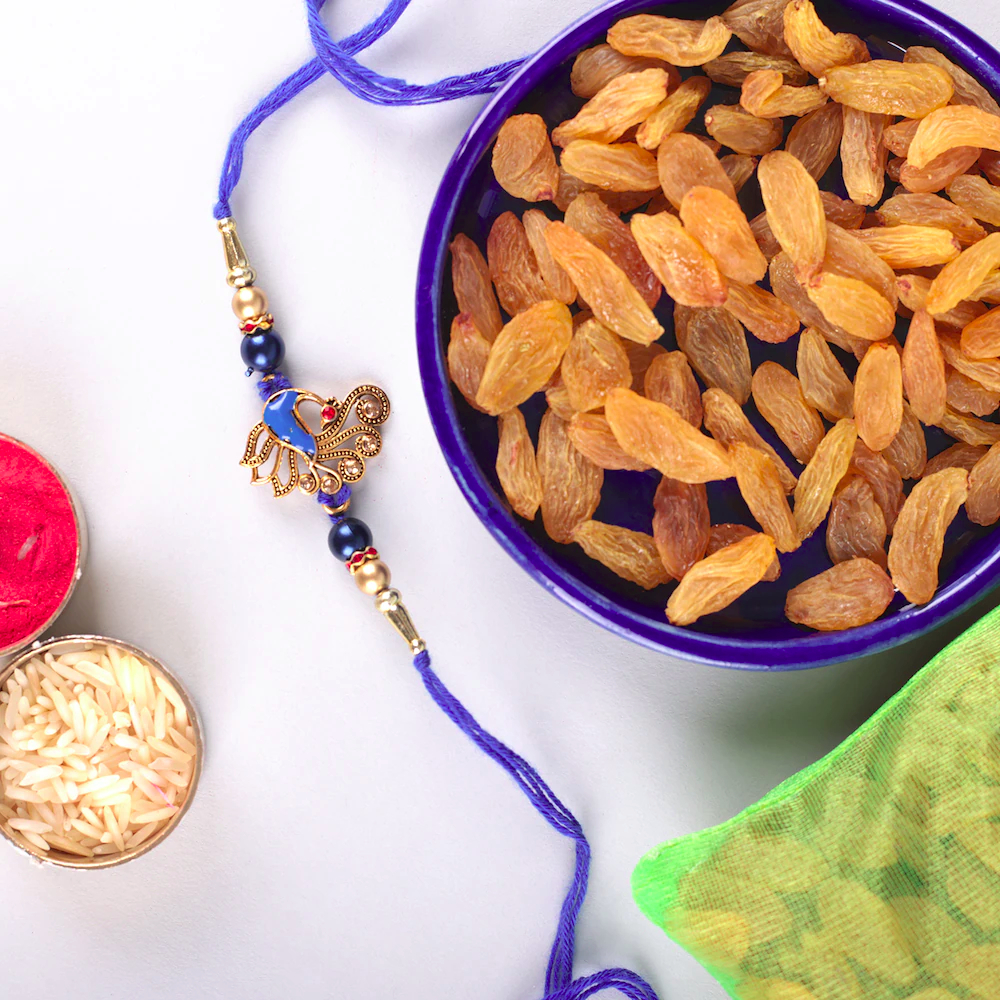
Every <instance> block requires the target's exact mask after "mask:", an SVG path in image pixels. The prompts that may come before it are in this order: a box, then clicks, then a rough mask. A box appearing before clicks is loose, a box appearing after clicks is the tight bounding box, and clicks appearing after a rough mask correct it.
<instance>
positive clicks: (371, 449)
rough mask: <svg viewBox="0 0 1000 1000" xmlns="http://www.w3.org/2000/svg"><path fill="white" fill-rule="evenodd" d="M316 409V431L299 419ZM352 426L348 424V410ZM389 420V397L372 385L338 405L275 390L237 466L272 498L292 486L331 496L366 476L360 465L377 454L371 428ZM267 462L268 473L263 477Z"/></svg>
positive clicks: (306, 394) (302, 392)
mask: <svg viewBox="0 0 1000 1000" xmlns="http://www.w3.org/2000/svg"><path fill="white" fill-rule="evenodd" d="M307 405H308V406H315V407H317V408H318V414H317V416H318V419H319V425H318V426H319V430H313V427H312V426H311V425H310V424H309V422H308V421H307V420H306V418H305V416H304V415H303V407H304V406H307ZM352 409H353V410H354V414H355V417H356V422H351V423H350V425H349V426H345V425H346V424H348V421H349V417H350V414H351V410H352ZM388 418H389V397H388V396H387V395H386V394H385V393H384V392H383V391H382V390H381V389H380V388H379V387H378V386H376V385H360V386H358V387H357V388H356V389H354V390H352V391H351V392H350V393H349V394H348V395H347V398H346V399H345V400H344V401H343V402H340V401H339V400H337V399H335V398H330V399H323V398H322V397H320V396H317V395H316V393H314V392H309V391H308V390H306V389H279V390H278V391H277V392H274V393H273V394H272V395H271V396H269V397H268V400H267V402H266V403H265V404H264V413H263V417H262V419H261V421H260V423H258V424H256V425H255V426H254V428H253V430H251V431H250V437H249V438H248V439H247V447H246V451H245V452H244V453H243V458H242V460H241V461H240V465H243V466H246V467H247V468H248V469H250V470H252V476H251V479H250V481H251V482H252V483H269V484H270V485H271V489H272V490H273V492H274V495H275V496H276V497H283V496H287V495H288V494H289V493H291V492H292V491H293V490H294V489H295V488H296V487H298V488H299V489H300V490H301V491H302V492H303V493H307V494H310V495H311V494H314V493H317V492H318V491H319V490H320V489H322V490H323V492H324V493H331V494H332V493H336V492H337V491H338V490H339V489H340V488H341V486H343V485H344V484H345V483H356V482H358V480H360V479H361V478H362V476H364V474H365V461H366V460H367V459H369V458H374V456H376V455H377V454H378V453H379V452H380V451H381V450H382V436H381V435H380V434H379V432H378V431H377V430H376V427H377V426H378V425H379V424H383V423H385V421H386V420H387V419H388ZM268 459H270V460H271V464H270V467H269V471H268V472H267V474H266V475H264V474H262V469H263V468H264V466H265V464H266V463H267V462H268Z"/></svg>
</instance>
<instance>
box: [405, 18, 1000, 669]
mask: <svg viewBox="0 0 1000 1000" xmlns="http://www.w3.org/2000/svg"><path fill="white" fill-rule="evenodd" d="M818 7H819V12H820V15H821V17H823V19H824V20H825V21H826V23H827V24H829V25H830V26H831V27H832V28H833V29H834V30H836V31H851V32H854V33H856V34H859V35H861V36H862V37H863V38H865V40H866V41H867V42H868V43H869V47H870V48H871V49H872V52H873V55H875V56H876V57H879V56H880V57H883V58H901V56H902V50H903V49H905V48H906V47H907V46H909V45H914V44H924V45H931V46H935V47H937V48H939V49H941V50H942V51H943V52H945V53H947V55H949V56H950V57H951V58H952V59H954V60H955V61H956V62H958V63H960V64H961V65H962V66H964V67H965V68H966V69H967V70H968V71H969V72H970V73H972V74H973V75H974V76H975V77H976V78H977V79H979V80H980V81H982V82H983V83H984V84H985V85H986V86H987V87H989V88H990V89H991V90H992V91H993V92H994V93H1000V53H998V52H997V51H996V50H995V49H993V48H992V47H991V46H989V45H987V44H986V42H984V41H983V40H982V39H981V38H978V37H977V36H976V35H974V34H973V33H972V32H970V31H968V30H967V29H966V28H963V27H962V25H960V24H957V23H956V22H955V21H953V20H951V19H950V18H948V17H946V16H945V15H944V14H941V13H939V12H938V11H936V10H934V9H932V8H931V7H928V6H927V5H926V4H923V3H919V2H917V0H907V2H906V3H902V2H896V0H838V2H837V3H836V4H832V3H831V4H826V3H823V2H822V0H820V2H819V3H818ZM651 9H652V10H653V11H654V12H659V13H664V14H669V15H671V16H676V17H688V18H705V17H706V16H708V15H709V14H710V13H716V10H714V9H709V8H706V6H705V5H704V4H693V3H673V4H665V5H660V6H658V7H653V8H651V7H650V4H649V2H648V0H617V2H614V3H608V4H605V5H603V6H601V7H599V8H598V9H596V10H595V11H593V12H592V13H591V14H589V15H587V16H586V17H585V18H583V19H582V20H580V21H578V22H577V23H576V24H574V25H572V26H571V27H569V28H567V29H566V30H565V31H564V32H562V34H560V35H558V36H557V37H556V38H554V39H553V40H552V41H551V42H550V43H549V44H548V45H546V46H544V47H543V48H542V49H541V50H540V51H539V52H538V53H537V54H536V55H535V56H534V57H532V58H531V59H530V60H528V61H527V62H526V63H525V65H524V66H523V67H522V69H521V70H520V71H519V72H518V73H517V75H516V76H514V77H513V78H512V79H511V80H510V81H509V82H508V83H507V85H506V86H505V87H504V88H503V89H502V90H500V91H499V92H498V93H497V94H496V95H495V96H494V98H493V99H492V100H491V101H490V103H489V104H488V105H487V106H486V107H485V108H484V109H483V112H482V113H481V114H480V115H479V117H478V118H477V119H476V121H475V122H474V123H473V125H472V127H471V128H470V129H469V131H468V132H467V133H466V135H465V138H464V139H463V140H462V142H461V143H460V144H459V147H458V150H457V151H456V153H455V155H454V157H453V158H452V160H451V163H450V164H449V165H448V169H447V170H446V171H445V175H444V179H443V180H442V182H441V187H440V189H439V191H438V194H437V197H436V199H435V201H434V205H433V207H432V209H431V213H430V218H429V220H428V223H427V232H426V235H425V238H424V244H423V250H422V253H421V257H420V267H419V275H418V282H417V348H418V353H419V359H420V372H421V377H422V379H423V385H424V393H425V395H426V397H427V406H428V409H429V411H430V416H431V421H432V423H433V425H434V429H435V431H436V433H437V436H438V440H439V442H440V444H441V449H442V451H443V452H444V455H445V459H446V460H447V462H448V465H449V466H450V468H451V470H452V473H453V475H454V476H455V479H456V481H457V482H458V485H459V487H460V488H461V490H462V492H463V493H464V494H465V496H466V499H467V500H468V501H469V503H470V504H471V505H472V507H473V509H474V510H475V511H476V513H477V514H478V515H479V517H480V518H481V520H482V521H483V523H484V524H485V525H486V527H487V528H488V529H489V530H490V532H492V534H493V536H494V537H495V538H496V539H497V541H498V542H499V543H500V544H501V545H502V546H503V547H504V548H505V549H506V550H507V552H509V553H510V555H511V556H512V557H513V558H514V559H515V560H516V561H517V562H518V563H519V564H520V565H521V566H522V567H523V568H524V569H525V570H526V571H527V572H528V573H529V574H531V576H533V577H534V578H535V579H536V580H537V581H538V582H539V583H540V584H542V586H543V587H545V588H546V589H548V590H550V591H551V592H552V593H553V594H555V595H556V596H557V597H559V598H561V599H562V600H563V601H565V602H566V603H567V604H569V605H570V606H571V607H573V608H576V609H577V610H578V611H579V612H581V613H582V614H584V615H586V616H587V617H588V618H590V619H591V620H593V621H595V622H597V623H598V624H600V625H603V626H605V627H606V628H608V629H610V630H611V631H613V632H616V633H618V634H619V635H622V636H625V637H626V638H629V639H632V640H633V641H635V642H638V643H641V644H642V645H644V646H649V647H651V648H653V649H659V650H663V651H665V652H669V653H672V654H674V655H677V656H681V657H685V658H687V659H692V660H699V661H702V662H706V663H711V664H715V665H718V666H727V667H739V668H744V669H751V670H794V669H800V668H805V667H815V666H819V665H821V664H826V663H831V662H834V661H837V660H845V659H849V658H851V657H856V656H860V655H862V654H866V653H872V652H876V651H878V650H881V649H885V648H887V647H889V646H892V645H895V644H897V643H901V642H903V641H905V640H907V639H911V638H914V637H915V636H917V635H919V634H921V633H923V632H925V631H927V630H928V629H930V628H933V627H934V626H935V625H938V624H940V623H941V622H943V621H945V620H946V619H948V618H950V617H952V616H953V615H955V614H957V613H958V612H960V611H961V610H963V609H964V608H966V607H967V606H968V605H969V604H971V603H972V602H973V601H975V600H976V599H977V598H979V597H981V596H983V594H984V593H985V592H986V591H987V590H989V589H990V588H991V587H992V586H993V585H994V583H995V581H996V574H997V567H998V564H1000V530H998V531H997V532H995V533H994V532H993V531H991V530H990V529H984V528H980V527H977V526H976V525H973V524H970V523H969V521H968V520H967V519H966V518H965V515H964V512H962V513H960V514H959V516H958V517H957V518H956V519H955V522H954V523H953V524H952V526H951V529H950V530H949V532H948V535H947V538H946V544H945V551H944V558H943V559H942V562H941V573H940V576H941V586H940V588H939V590H938V592H937V594H936V595H935V597H934V599H933V600H932V601H930V602H929V603H928V604H925V605H923V606H921V607H916V606H913V605H910V604H907V603H906V601H905V600H904V598H903V597H902V595H900V594H897V595H896V599H895V600H894V601H893V603H892V605H891V606H890V608H889V610H888V611H886V613H885V615H883V617H882V618H880V619H879V620H878V621H876V622H873V623H872V624H871V625H866V626H864V627H862V628H857V629H851V630H848V631H845V632H833V633H816V632H813V631H811V630H808V629H805V628H802V627H800V626H796V625H793V624H791V623H790V622H788V621H786V620H785V618H784V614H783V608H784V601H785V594H786V593H787V591H788V590H789V589H790V588H791V587H794V586H795V585H796V584H798V583H800V582H801V581H802V580H804V579H806V578H807V577H810V576H813V575H815V574H816V573H819V572H821V571H822V570H824V569H827V568H828V567H829V566H830V565H831V563H830V560H829V557H828V556H827V553H826V548H825V532H824V530H823V529H822V528H821V529H820V530H819V531H817V533H816V534H815V535H814V536H813V537H812V538H811V539H809V540H808V541H807V542H806V543H805V544H804V545H803V546H802V548H801V549H800V550H799V551H798V552H795V553H792V554H791V555H785V556H782V573H781V577H780V579H779V580H777V581H775V582H774V583H761V584H758V585H757V586H756V587H753V588H752V589H751V590H750V591H749V592H747V593H746V594H745V595H743V597H742V598H741V599H740V600H738V601H737V602H736V603H735V604H733V605H732V606H731V607H729V608H727V609H725V610H724V611H721V612H718V613H717V614H714V615H709V616H706V617H705V618H703V619H701V620H700V621H698V622H696V623H695V624H694V625H693V626H688V627H686V628H676V627H674V626H672V625H670V624H669V623H668V622H667V620H666V617H665V615H664V607H665V605H666V601H667V597H668V596H669V593H670V589H669V587H666V586H664V587H660V588H657V589H656V590H653V591H648V592H647V591H643V590H641V589H640V588H639V587H637V586H635V585H633V584H631V583H628V582H627V581H624V580H622V579H620V578H619V577H617V576H615V575H614V574H613V573H611V572H610V571H609V570H607V569H606V568H604V567H603V566H601V565H600V564H598V563H596V562H594V561H592V560H590V559H589V558H587V556H585V555H584V553H583V552H582V550H581V549H580V548H579V547H577V546H575V545H559V544H557V543H555V542H553V541H551V539H549V538H548V536H546V534H545V532H544V531H543V530H542V526H541V518H540V517H539V518H537V519H536V521H535V522H533V523H528V522H526V521H524V520H523V519H521V518H519V517H517V516H516V515H514V514H513V513H512V512H511V510H510V508H509V506H508V505H507V503H506V501H505V499H504V496H503V492H502V490H501V489H500V486H499V483H498V480H497V476H496V472H495V469H494V463H495V461H496V452H497V422H496V420H495V419H494V418H492V417H488V416H485V415H484V414H481V413H477V412H476V411H474V410H473V409H472V408H471V407H470V406H469V405H468V404H467V403H466V402H465V400H464V399H463V398H462V397H461V395H460V394H459V393H458V391H457V390H455V389H454V387H453V386H452V385H451V384H450V382H449V380H448V376H447V371H446V367H445V350H446V347H447V343H448V335H449V328H450V324H451V320H452V319H453V318H454V316H455V314H456V312H457V309H456V305H455V299H454V295H453V293H452V290H451V278H450V263H449V257H448V243H449V241H450V240H451V239H452V237H453V236H454V235H455V234H456V233H458V232H463V233H466V234H468V235H469V236H471V237H472V238H473V239H474V240H476V241H477V242H478V243H479V245H480V247H481V248H484V249H485V245H486V235H487V233H488V232H489V229H490V226H491V224H492V222H493V220H494V219H495V218H496V217H497V216H498V215H499V214H500V213H501V212H504V211H506V210H508V209H511V210H513V211H514V212H516V213H517V214H518V215H520V214H521V212H522V211H523V210H524V208H525V207H526V206H525V204H524V203H523V202H518V201H516V199H513V198H511V197H510V196H509V195H507V194H506V193H505V192H504V191H503V190H502V189H501V188H500V187H499V186H498V185H497V183H496V181H495V180H494V179H493V175H492V172H491V169H490V155H489V153H490V149H491V146H492V143H493V139H494V137H495V136H496V134H497V131H498V129H499V128H500V125H501V124H502V123H503V121H504V120H505V119H506V118H507V117H508V116H510V115H512V114H520V113H524V112H535V113H537V114H540V115H541V116H542V117H543V118H544V119H545V120H546V122H548V124H549V126H550V127H551V126H554V125H555V124H557V123H558V122H560V121H562V120H564V119H566V118H569V117H571V116H572V115H573V114H575V113H576V110H577V109H578V108H579V106H580V103H581V102H580V100H579V99H578V98H576V97H574V96H573V94H572V93H571V91H570V88H569V70H570V67H571V65H572V61H573V58H574V56H575V55H576V54H577V52H579V51H580V50H581V49H584V48H586V47H588V46H590V45H595V44H597V43H598V42H601V41H603V40H604V34H605V32H606V31H607V29H608V27H609V26H610V25H611V24H613V23H614V22H615V21H617V20H618V19H619V18H621V17H623V16H625V15H628V14H633V13H637V12H639V11H648V10H651ZM719 9H720V10H721V6H720V8H719ZM734 41H735V39H734ZM738 100H739V95H738V92H737V91H735V90H733V89H732V88H725V87H718V88H716V91H715V92H713V94H712V95H710V97H709V99H708V101H706V103H705V107H709V106H711V105H712V104H717V103H727V104H731V103H737V102H738ZM697 126H698V121H696V122H695V124H694V127H697ZM838 169H839V161H838V162H835V163H834V166H833V167H832V168H831V171H832V174H835V173H836V172H837V170H838ZM750 188H754V189H755V185H748V189H750ZM840 193H841V194H844V193H845V192H843V190H841V192H840ZM757 197H758V198H759V194H758V195H757ZM538 207H542V208H549V207H551V206H545V205H539V206H538ZM744 208H746V209H747V211H748V213H749V214H750V215H751V216H752V215H753V214H755V213H756V212H758V211H760V204H759V201H758V202H757V204H754V203H753V194H752V193H750V192H749V191H748V194H747V199H746V203H745V204H744ZM656 311H657V315H658V317H659V319H660V321H661V323H663V325H664V327H665V329H666V331H667V332H666V334H665V335H664V337H663V339H662V341H661V342H662V343H663V344H664V345H665V346H667V347H668V348H670V349H673V348H674V346H675V342H674V339H673V332H672V331H673V326H672V322H671V315H672V304H671V302H670V300H669V299H668V298H667V297H666V296H664V297H663V299H662V300H661V302H660V305H659V306H658V307H657V310H656ZM904 330H905V326H904ZM747 339H748V340H749V342H750V352H751V357H752V360H753V364H754V366H755V367H756V365H758V364H759V363H760V362H761V361H763V360H765V359H767V358H771V359H774V360H776V361H778V362H779V363H781V364H783V365H785V366H786V367H787V368H789V369H791V370H793V371H794V369H795V346H794V344H795V341H793V342H792V344H791V345H787V344H786V345H780V346H777V347H775V346H773V345H767V344H762V343H760V342H759V341H757V340H756V339H755V338H754V337H751V336H748V338H747ZM835 350H836V349H835ZM838 353H839V356H840V357H841V360H843V361H844V363H845V366H847V367H848V370H849V373H851V374H853V371H852V369H851V367H850V366H851V365H853V364H854V361H853V358H850V359H849V358H848V357H847V356H846V355H844V354H843V353H842V352H838ZM523 409H524V412H525V416H526V418H527V421H528V426H529V429H530V430H531V432H532V434H533V435H534V434H536V433H537V429H538V422H539V420H540V419H541V415H542V411H543V409H544V401H543V399H542V398H541V397H536V399H533V400H531V401H529V402H528V403H527V404H525V406H524V407H523ZM748 412H749V413H750V416H751V419H752V420H753V422H754V424H755V425H756V426H757V429H758V430H759V431H761V433H762V434H763V435H764V437H765V438H767V440H768V441H770V442H771V444H772V445H774V446H775V447H776V448H777V450H778V452H779V453H780V454H781V455H782V456H783V457H784V458H786V460H788V461H789V464H790V467H791V468H793V469H795V468H798V466H797V465H796V464H795V463H794V460H793V459H792V458H791V456H790V455H789V454H788V452H787V451H786V450H785V448H784V447H783V445H782V444H781V442H780V441H779V440H778V439H777V438H776V437H775V435H774V433H773V431H771V429H770V427H768V425H767V424H766V423H764V422H763V421H762V420H761V419H760V417H759V415H758V414H757V413H756V412H755V411H754V410H753V406H752V404H751V405H750V407H749V410H748ZM952 443H953V442H952V441H951V439H949V438H946V437H945V436H944V435H943V434H941V433H940V432H933V434H932V436H930V437H929V439H928V451H929V453H930V454H932V455H933V454H935V453H937V452H938V451H941V450H943V449H944V448H945V447H947V446H948V445H949V444H952ZM658 480H659V475H658V474H657V473H655V472H651V473H637V472H608V473H606V475H605V484H604V491H603V494H602V500H601V506H600V507H599V508H598V511H597V513H596V515H595V517H596V518H597V519H599V520H603V521H608V522H611V523H614V524H620V525H623V526H624V527H628V528H633V529H636V530H640V531H647V532H648V531H649V530H650V521H651V517H652V509H653V506H652V501H653V493H654V491H655V489H656V485H657V482H658ZM709 505H710V508H711V512H712V522H713V523H718V522H724V521H736V522H742V523H746V524H753V523H754V522H753V519H752V518H751V517H750V515H749V512H748V510H747V508H746V506H745V505H744V503H743V501H742V499H741V498H740V496H739V492H738V490H737V489H736V486H735V483H734V482H733V481H732V480H730V481H727V482H724V483H711V484H709Z"/></svg>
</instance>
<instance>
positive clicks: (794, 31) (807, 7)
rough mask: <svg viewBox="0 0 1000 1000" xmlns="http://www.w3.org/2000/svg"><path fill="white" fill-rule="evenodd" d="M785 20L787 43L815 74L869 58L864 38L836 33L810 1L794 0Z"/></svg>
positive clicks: (801, 62) (805, 66)
mask: <svg viewBox="0 0 1000 1000" xmlns="http://www.w3.org/2000/svg"><path fill="white" fill-rule="evenodd" d="M784 20H785V43H786V44H787V45H788V47H789V48H790V49H791V50H792V53H793V54H794V56H795V58H796V59H797V60H798V61H799V63H800V64H801V65H802V66H803V67H804V68H805V69H807V70H808V71H809V72H810V73H812V75H813V76H817V77H818V76H821V75H822V74H823V73H824V72H826V70H828V69H830V67H832V66H844V65H847V64H849V63H857V62H863V61H864V60H866V59H868V49H867V48H866V47H865V45H864V43H863V42H862V41H861V39H860V38H858V37H857V36H856V35H844V34H841V35H835V34H834V33H833V32H832V31H830V29H829V28H828V27H827V26H826V25H825V24H824V23H823V22H822V21H821V20H820V19H819V15H818V14H817V13H816V8H815V7H814V6H813V5H812V4H811V3H810V2H809V0H792V2H791V3H790V4H788V6H787V7H785V11H784ZM837 100H839V98H837ZM841 103H843V102H841Z"/></svg>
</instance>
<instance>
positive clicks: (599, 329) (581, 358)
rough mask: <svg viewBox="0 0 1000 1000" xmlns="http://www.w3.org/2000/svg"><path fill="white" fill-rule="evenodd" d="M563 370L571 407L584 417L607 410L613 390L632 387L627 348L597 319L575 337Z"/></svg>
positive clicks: (583, 326)
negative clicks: (605, 399) (602, 407)
mask: <svg viewBox="0 0 1000 1000" xmlns="http://www.w3.org/2000/svg"><path fill="white" fill-rule="evenodd" d="M560 370H561V372H562V378H563V383H564V384H565V386H566V391H567V392H568V393H569V402H570V405H571V406H572V407H573V409H574V410H576V411H578V412H581V413H582V412H585V411H587V410H596V409H598V407H601V406H603V405H604V397H605V395H607V392H608V390H609V389H614V388H617V387H619V386H621V387H628V386H630V385H631V384H632V372H631V370H630V369H629V364H628V355H627V354H626V353H625V348H623V347H622V345H621V342H620V341H619V340H618V338H617V337H616V336H615V335H614V334H613V333H612V332H611V331H610V330H609V329H608V328H607V327H606V326H604V325H603V324H602V323H601V322H600V321H599V320H596V319H590V320H587V322H586V323H584V324H583V325H582V326H580V327H579V329H577V331H576V332H575V333H574V334H573V339H572V340H571V341H570V345H569V347H567V348H566V353H565V354H564V355H563V359H562V368H561V369H560Z"/></svg>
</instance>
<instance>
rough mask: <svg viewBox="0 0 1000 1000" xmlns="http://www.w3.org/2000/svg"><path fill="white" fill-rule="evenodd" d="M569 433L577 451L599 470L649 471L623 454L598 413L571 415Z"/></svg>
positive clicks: (635, 460)
mask: <svg viewBox="0 0 1000 1000" xmlns="http://www.w3.org/2000/svg"><path fill="white" fill-rule="evenodd" d="M564 419H565V418H564ZM568 434H569V439H570V441H572V442H573V446H574V447H575V448H576V450H577V451H578V452H580V454H581V455H583V456H584V457H586V458H589V459H590V461H591V462H593V463H594V465H596V466H597V467H598V468H601V469H631V470H633V471H635V472H645V471H646V470H647V469H648V468H649V466H648V465H646V463H645V462H640V461H639V460H638V459H635V458H632V456H631V455H626V454H625V452H623V451H622V449H621V445H620V444H619V443H618V439H617V438H616V437H615V436H614V434H613V433H612V431H611V426H610V425H609V424H608V418H607V417H605V416H604V415H603V414H601V413H573V414H572V416H571V417H570V418H569V431H568Z"/></svg>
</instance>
